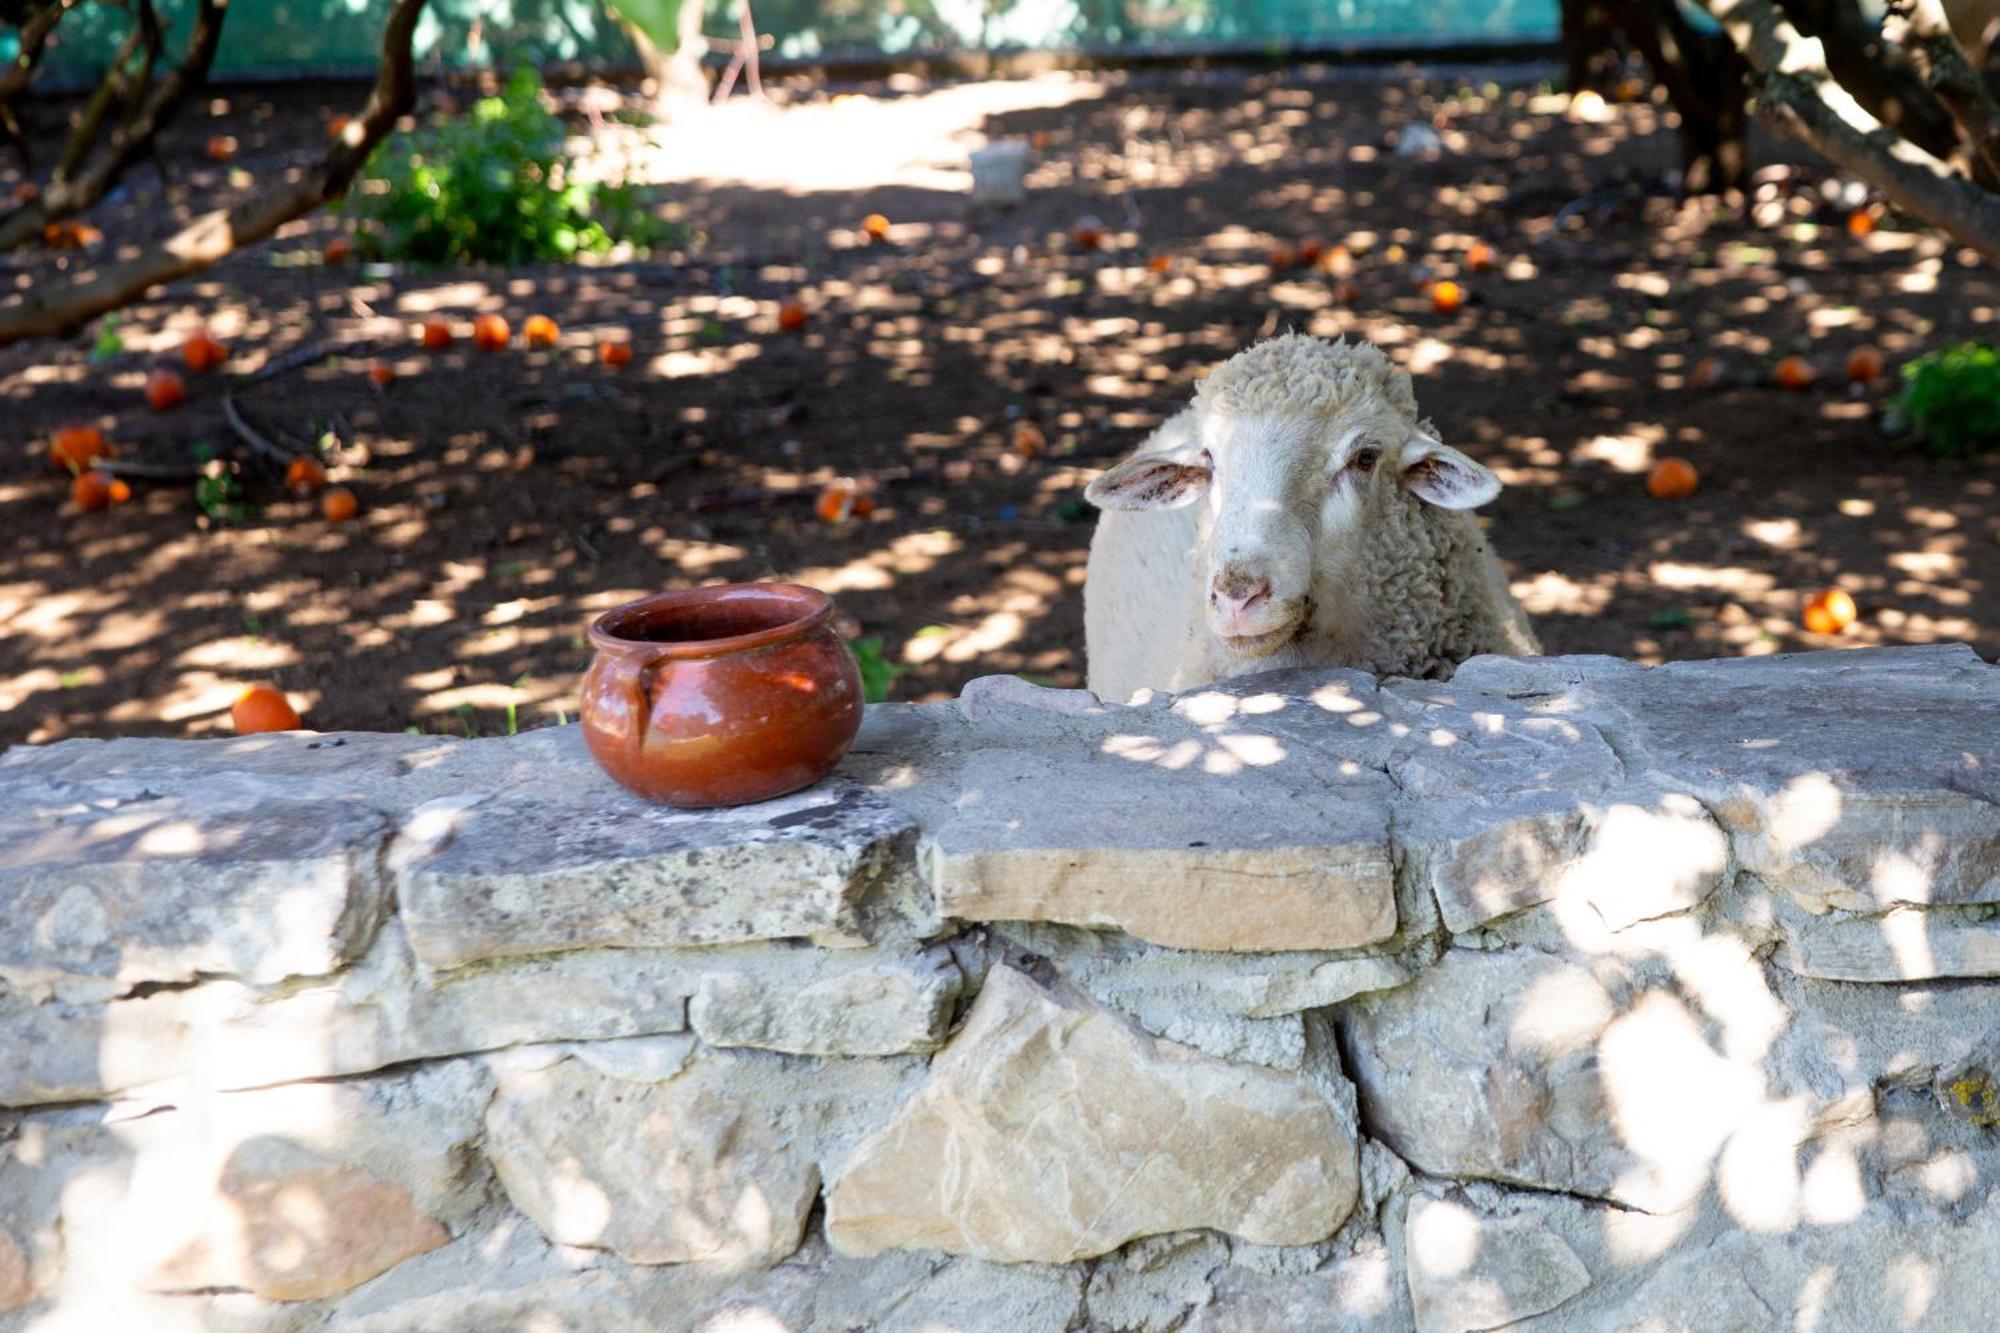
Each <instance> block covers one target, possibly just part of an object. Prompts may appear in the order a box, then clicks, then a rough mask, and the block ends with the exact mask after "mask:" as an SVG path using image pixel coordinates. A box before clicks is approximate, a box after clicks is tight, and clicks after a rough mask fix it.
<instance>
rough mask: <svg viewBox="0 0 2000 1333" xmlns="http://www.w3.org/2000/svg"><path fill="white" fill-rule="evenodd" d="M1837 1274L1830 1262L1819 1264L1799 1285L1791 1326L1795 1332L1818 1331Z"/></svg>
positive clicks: (1824, 1316)
mask: <svg viewBox="0 0 2000 1333" xmlns="http://www.w3.org/2000/svg"><path fill="white" fill-rule="evenodd" d="M1837 1280H1838V1274H1837V1272H1836V1270H1835V1269H1834V1267H1833V1265H1832V1264H1821V1265H1820V1266H1819V1267H1818V1268H1815V1269H1813V1271H1812V1273H1811V1275H1810V1276H1808V1277H1807V1278H1806V1280H1805V1282H1804V1284H1803V1285H1801V1286H1800V1287H1799V1297H1798V1301H1797V1303H1796V1304H1795V1305H1794V1307H1793V1315H1792V1328H1793V1329H1794V1331H1795V1333H1819V1326H1820V1321H1821V1320H1823V1319H1825V1318H1826V1302H1827V1298H1828V1297H1830V1296H1831V1295H1833V1284H1834V1283H1835V1282H1836V1281H1837Z"/></svg>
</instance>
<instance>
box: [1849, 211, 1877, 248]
mask: <svg viewBox="0 0 2000 1333" xmlns="http://www.w3.org/2000/svg"><path fill="white" fill-rule="evenodd" d="M1874 230H1875V215H1874V214H1873V213H1870V212H1869V211H1868V210H1867V209H1865V208H1857V209H1855V210H1854V211H1853V212H1852V213H1849V214H1848V215H1847V234H1848V235H1849V236H1852V237H1854V238H1855V239H1856V240H1859V239H1860V238H1861V237H1863V236H1867V235H1869V234H1870V233H1872V232H1873V231H1874Z"/></svg>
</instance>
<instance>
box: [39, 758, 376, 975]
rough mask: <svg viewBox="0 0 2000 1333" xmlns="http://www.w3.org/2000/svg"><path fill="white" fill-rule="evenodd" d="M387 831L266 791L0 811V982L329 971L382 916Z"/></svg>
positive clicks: (365, 813) (359, 815)
mask: <svg viewBox="0 0 2000 1333" xmlns="http://www.w3.org/2000/svg"><path fill="white" fill-rule="evenodd" d="M387 834H388V827H387V823H386V821H385V820H384V819H383V818H382V816H381V815H380V814H378V813H377V812H375V811H373V810H371V809H368V808H367V807H365V806H362V805H359V804H358V803H355V802H343V801H332V802H319V801H315V802H303V801H292V800H287V799H284V798H283V797H282V796H280V795H279V794H278V793H277V791H276V790H275V789H274V790H273V792H272V793H271V794H269V795H267V796H265V797H263V798H261V799H259V798H251V799H247V800H245V799H241V798H233V799H232V796H231V794H228V793H224V794H219V795H217V796H215V797H212V798H203V797H200V796H196V795H192V794H190V795H184V796H183V795H167V796H157V797H156V796H152V795H150V794H147V793H143V792H142V793H138V794H135V795H132V796H130V797H129V798H125V799H120V798H118V797H115V796H108V795H107V796H94V795H93V794H85V795H83V796H82V797H81V798H80V799H78V800H77V801H76V802H75V803H74V804H73V805H70V806H68V807H66V808H64V807H58V808H56V809H53V810H47V809H45V810H42V811H39V812H37V811H28V812H21V813H17V812H14V811H5V812H0V902H5V903H6V904H7V911H6V912H4V913H0V982H4V983H6V984H9V985H12V986H23V987H35V986H49V985H55V984H60V983H74V982H97V983H100V984H102V985H106V986H115V987H118V988H120V989H122V988H124V987H127V986H130V985H133V984H135V983H139V982H154V981H165V982H179V981H186V980H189V979H190V978H193V977H195V976H197V975H210V976H225V977H241V978H243V979H245V980H247V981H260V982H272V981H280V980H282V979H284V978H286V977H290V976H321V975H324V974H326V973H328V972H331V971H333V970H334V969H335V968H337V967H339V966H340V965H341V964H342V963H343V962H344V961H346V960H347V959H348V958H350V957H352V956H353V955H354V954H356V953H358V952H359V951H360V950H361V948H362V947H364V946H365V945H366V944H367V942H368V939H369V937H370V935H371V934H372V932H373V930H374V927H375V924H376V922H377V920H378V919H379V918H380V915H381V910H382V905H383V886H382V882H381V877H380V875H379V873H378V870H377V857H378V852H379V849H380V846H381V844H382V842H383V840H384V839H385V838H386V837H387Z"/></svg>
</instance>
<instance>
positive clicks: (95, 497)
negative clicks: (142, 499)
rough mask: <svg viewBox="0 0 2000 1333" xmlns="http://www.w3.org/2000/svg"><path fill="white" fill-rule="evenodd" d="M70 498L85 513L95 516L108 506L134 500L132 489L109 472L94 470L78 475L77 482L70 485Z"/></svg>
mask: <svg viewBox="0 0 2000 1333" xmlns="http://www.w3.org/2000/svg"><path fill="white" fill-rule="evenodd" d="M69 498H70V499H72V500H74V501H76V507H77V508H78V509H81V510H82V511H83V512H84V513H86V514H94V513H96V512H97V511H98V510H100V509H104V508H107V507H108V506H111V505H122V504H124V503H125V502H126V501H127V500H129V499H131V498H132V488H131V487H130V486H127V485H126V484H125V483H124V481H123V480H121V479H120V478H118V477H114V476H112V475H111V474H110V473H109V472H99V471H98V470H97V469H96V468H92V469H91V470H90V471H88V472H79V473H77V474H76V480H75V481H72V482H71V483H70V484H69Z"/></svg>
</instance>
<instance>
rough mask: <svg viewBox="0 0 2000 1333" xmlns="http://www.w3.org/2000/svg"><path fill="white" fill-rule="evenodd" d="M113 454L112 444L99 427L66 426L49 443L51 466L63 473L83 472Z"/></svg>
mask: <svg viewBox="0 0 2000 1333" xmlns="http://www.w3.org/2000/svg"><path fill="white" fill-rule="evenodd" d="M112 453H113V450H112V448H111V442H110V441H109V440H107V439H105V438H104V432H103V431H101V430H99V429H98V428H97V427H95V426H64V427H63V428H62V429H60V430H58V431H57V432H56V433H55V435H54V436H53V437H52V438H51V439H50V441H49V466H50V467H52V468H56V469H58V470H60V471H63V472H70V473H76V472H81V471H83V470H84V469H85V468H87V467H89V466H90V465H91V464H92V463H95V462H96V461H97V460H98V459H100V458H109V457H111V455H112Z"/></svg>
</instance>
